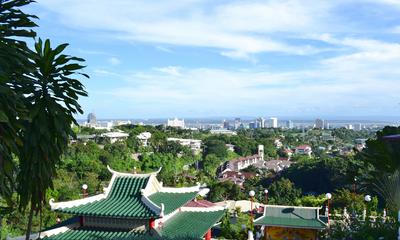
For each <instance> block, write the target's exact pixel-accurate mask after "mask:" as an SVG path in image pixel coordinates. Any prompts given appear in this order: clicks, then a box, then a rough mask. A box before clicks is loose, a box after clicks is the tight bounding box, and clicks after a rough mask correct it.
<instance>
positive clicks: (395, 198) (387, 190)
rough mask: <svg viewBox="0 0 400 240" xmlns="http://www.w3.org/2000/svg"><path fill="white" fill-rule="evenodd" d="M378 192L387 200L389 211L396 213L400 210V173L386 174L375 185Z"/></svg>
mask: <svg viewBox="0 0 400 240" xmlns="http://www.w3.org/2000/svg"><path fill="white" fill-rule="evenodd" d="M373 186H374V188H375V190H376V192H377V193H378V194H379V195H380V196H381V197H382V198H383V199H384V200H385V202H386V206H387V208H388V210H390V211H391V212H394V213H396V212H397V211H399V210H400V172H399V170H397V171H395V172H394V173H393V174H391V175H389V174H386V175H384V176H382V177H380V178H378V179H377V180H376V182H375V183H373Z"/></svg>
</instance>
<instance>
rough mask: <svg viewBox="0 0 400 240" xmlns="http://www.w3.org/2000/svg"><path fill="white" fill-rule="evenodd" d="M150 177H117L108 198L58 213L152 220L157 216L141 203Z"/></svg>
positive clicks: (61, 210) (64, 209)
mask: <svg viewBox="0 0 400 240" xmlns="http://www.w3.org/2000/svg"><path fill="white" fill-rule="evenodd" d="M148 180H149V177H117V178H116V179H115V180H114V183H113V186H112V188H111V191H110V193H109V194H108V196H107V198H104V199H101V200H98V201H95V202H91V203H86V204H83V205H79V206H75V207H70V208H63V209H58V210H57V211H60V212H64V213H69V214H76V215H83V216H102V217H126V218H150V217H156V216H157V214H156V213H154V212H153V211H152V210H150V209H149V208H148V207H147V206H146V205H145V204H144V203H143V202H142V201H141V192H140V190H141V189H143V188H145V187H146V185H147V182H148Z"/></svg>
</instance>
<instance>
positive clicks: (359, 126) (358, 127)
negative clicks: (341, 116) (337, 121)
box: [354, 123, 363, 131]
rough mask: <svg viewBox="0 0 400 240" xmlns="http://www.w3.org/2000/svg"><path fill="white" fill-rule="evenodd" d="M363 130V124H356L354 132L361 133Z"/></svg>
mask: <svg viewBox="0 0 400 240" xmlns="http://www.w3.org/2000/svg"><path fill="white" fill-rule="evenodd" d="M362 129H363V127H362V125H361V123H356V124H355V125H354V130H355V131H361V130H362Z"/></svg>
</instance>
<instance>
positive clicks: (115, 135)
mask: <svg viewBox="0 0 400 240" xmlns="http://www.w3.org/2000/svg"><path fill="white" fill-rule="evenodd" d="M101 136H102V137H104V138H108V139H110V142H111V143H115V142H116V141H121V140H126V139H127V138H128V137H129V134H128V133H125V132H107V133H103V134H101Z"/></svg>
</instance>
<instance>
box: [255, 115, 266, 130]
mask: <svg viewBox="0 0 400 240" xmlns="http://www.w3.org/2000/svg"><path fill="white" fill-rule="evenodd" d="M256 125H257V128H265V118H263V117H259V118H257V120H256Z"/></svg>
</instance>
